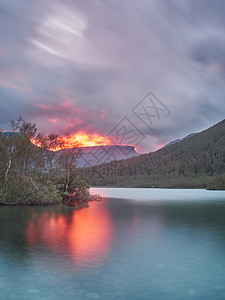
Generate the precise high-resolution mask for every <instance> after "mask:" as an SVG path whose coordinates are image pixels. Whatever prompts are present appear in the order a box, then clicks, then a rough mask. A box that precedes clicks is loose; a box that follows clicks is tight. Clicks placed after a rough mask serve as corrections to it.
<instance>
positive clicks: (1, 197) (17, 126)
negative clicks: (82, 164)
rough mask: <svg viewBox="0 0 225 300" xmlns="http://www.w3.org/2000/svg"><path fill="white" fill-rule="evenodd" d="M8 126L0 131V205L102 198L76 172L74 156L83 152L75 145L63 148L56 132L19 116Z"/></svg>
mask: <svg viewBox="0 0 225 300" xmlns="http://www.w3.org/2000/svg"><path fill="white" fill-rule="evenodd" d="M10 128H11V132H10V133H7V134H4V133H3V132H2V133H1V134H0V205H48V204H60V203H62V204H66V205H72V206H75V207H80V206H84V205H87V203H88V202H89V201H94V200H101V198H100V196H99V195H92V194H91V193H90V189H89V186H88V184H87V182H86V181H85V180H83V179H81V178H80V177H79V176H78V174H77V169H76V159H77V158H78V157H79V156H80V155H82V154H81V152H80V151H79V147H77V146H78V145H74V148H70V149H65V147H64V143H63V141H62V139H61V138H60V136H59V135H56V134H50V135H48V136H44V135H43V134H40V133H38V129H37V127H36V124H32V123H29V122H26V121H25V120H23V119H22V118H21V117H19V118H18V119H17V120H16V121H11V123H10ZM31 141H35V144H34V143H32V142H31ZM37 145H38V146H37ZM59 148H60V149H62V150H61V151H57V152H55V151H54V149H55V150H56V149H59Z"/></svg>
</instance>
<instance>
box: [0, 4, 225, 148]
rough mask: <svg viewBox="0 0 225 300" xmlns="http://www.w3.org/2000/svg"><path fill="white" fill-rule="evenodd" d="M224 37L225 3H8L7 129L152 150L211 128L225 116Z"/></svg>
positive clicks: (3, 89) (0, 96)
mask: <svg viewBox="0 0 225 300" xmlns="http://www.w3.org/2000/svg"><path fill="white" fill-rule="evenodd" d="M224 32H225V2H224V1H223V0H220V1H219V0H198V1H196V0H108V1H106V0H105V1H103V0H82V1H80V0H79V1H78V0H73V1H72V0H64V1H57V0H54V1H53V0H30V1H27V0H26V1H25V0H0V128H1V129H2V130H8V129H9V128H8V124H9V122H10V120H11V119H13V120H15V119H16V118H17V117H18V116H22V117H23V118H24V119H25V120H26V121H29V122H34V123H36V124H37V127H38V129H39V130H40V131H41V132H43V133H45V134H48V133H52V132H54V133H58V134H61V135H64V136H70V135H71V136H76V135H77V136H80V137H81V138H82V137H84V136H85V138H86V140H87V139H88V137H90V140H91V139H93V137H95V138H97V139H98V137H99V140H100V141H104V139H105V140H106V141H107V143H112V144H127V145H130V144H132V145H134V146H135V147H136V149H137V150H138V151H139V152H142V153H144V152H150V151H154V150H156V149H158V148H160V147H161V146H163V145H165V144H166V143H168V142H170V141H171V140H174V139H177V138H182V137H184V136H185V135H187V134H189V133H192V132H198V131H201V130H204V129H206V128H208V127H209V126H212V125H213V124H215V123H217V122H219V121H221V120H222V119H224V115H225V101H224V100H225V99H224V98H225V97H224V95H225V93H224V92H225V81H224V79H225V63H224V58H225V51H224V49H225V35H224ZM109 140H110V141H111V142H109ZM89 142H90V141H89ZM89 144H90V143H89Z"/></svg>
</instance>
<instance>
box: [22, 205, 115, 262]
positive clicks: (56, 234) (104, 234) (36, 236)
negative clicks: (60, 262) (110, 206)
mask: <svg viewBox="0 0 225 300" xmlns="http://www.w3.org/2000/svg"><path fill="white" fill-rule="evenodd" d="M111 235H112V226H111V220H110V215H109V214H108V212H107V210H106V208H105V206H104V205H95V203H94V204H92V205H91V206H89V207H87V208H83V209H81V210H74V209H65V210H64V211H63V212H60V213H52V212H45V213H43V214H41V215H39V214H36V213H33V214H32V217H31V219H30V220H29V222H28V225H27V230H26V239H27V244H28V246H29V247H41V246H44V247H45V248H47V249H49V250H50V251H54V253H59V254H62V255H67V256H68V257H69V258H70V259H71V260H72V261H73V262H74V263H75V264H76V265H80V266H84V265H90V264H92V263H94V264H96V263H97V262H99V261H101V260H102V259H103V258H104V257H105V256H106V255H107V252H108V249H109V247H110V244H111Z"/></svg>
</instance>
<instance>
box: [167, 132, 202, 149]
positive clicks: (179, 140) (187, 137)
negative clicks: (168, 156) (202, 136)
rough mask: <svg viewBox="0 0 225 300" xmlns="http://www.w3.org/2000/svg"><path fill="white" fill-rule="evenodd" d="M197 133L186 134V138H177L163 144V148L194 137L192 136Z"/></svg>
mask: <svg viewBox="0 0 225 300" xmlns="http://www.w3.org/2000/svg"><path fill="white" fill-rule="evenodd" d="M196 134H197V133H190V134H189V135H186V136H185V137H184V138H182V139H176V140H174V141H172V142H170V143H168V144H166V145H165V146H163V147H162V148H161V149H163V148H166V147H168V146H171V145H173V144H176V143H179V142H182V141H185V140H186V139H189V138H190V137H192V136H194V135H196Z"/></svg>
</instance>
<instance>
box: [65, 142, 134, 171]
mask: <svg viewBox="0 0 225 300" xmlns="http://www.w3.org/2000/svg"><path fill="white" fill-rule="evenodd" d="M79 150H80V151H81V154H82V155H81V157H80V158H78V159H77V161H76V164H77V166H78V167H88V166H95V165H99V164H103V163H108V162H111V161H113V160H121V159H127V158H131V157H136V156H138V155H139V154H138V153H137V152H136V151H135V148H134V147H133V146H120V145H107V146H94V147H79ZM61 151H66V150H61Z"/></svg>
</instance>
